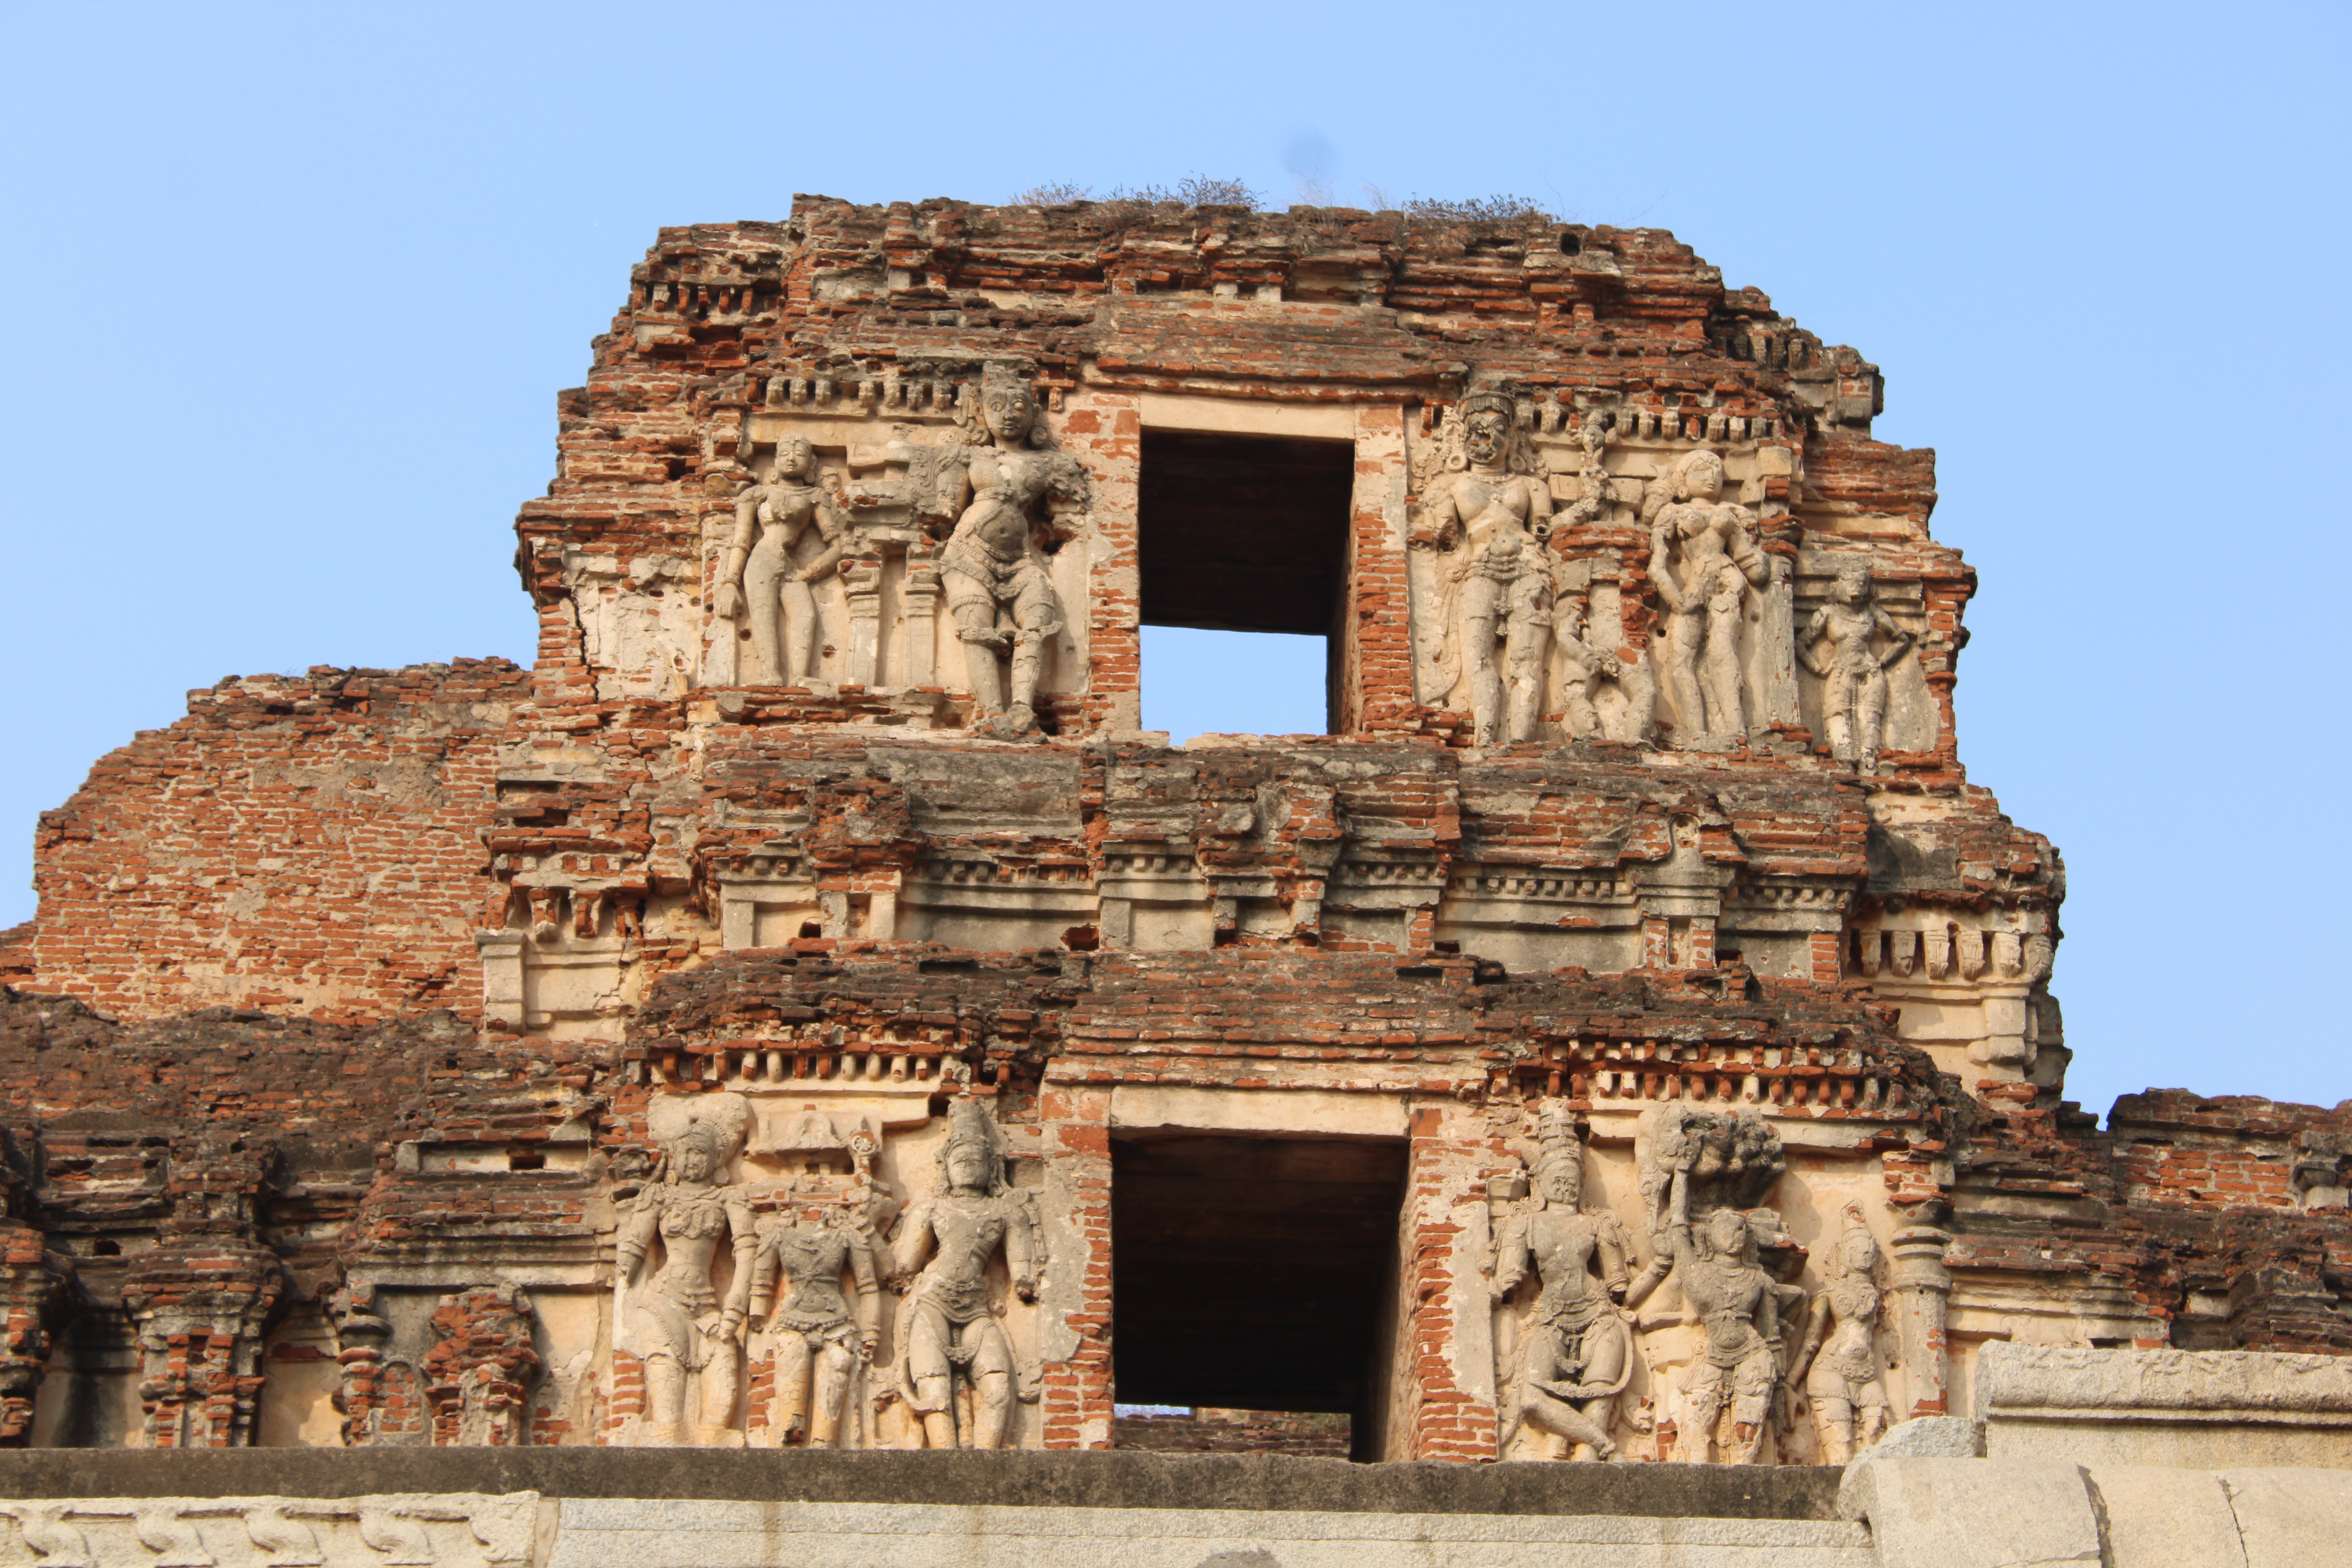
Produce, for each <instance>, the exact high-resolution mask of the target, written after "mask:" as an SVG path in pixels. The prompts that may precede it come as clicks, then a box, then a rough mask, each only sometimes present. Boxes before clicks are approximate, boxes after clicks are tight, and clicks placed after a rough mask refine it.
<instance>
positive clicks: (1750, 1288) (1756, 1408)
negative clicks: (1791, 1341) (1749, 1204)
mask: <svg viewBox="0 0 2352 1568" xmlns="http://www.w3.org/2000/svg"><path fill="white" fill-rule="evenodd" d="M1697 1162H1698V1155H1697V1152H1696V1150H1693V1151H1688V1152H1685V1153H1684V1154H1683V1156H1682V1158H1681V1160H1680V1161H1679V1162H1678V1163H1677V1167H1676V1169H1675V1178H1674V1196H1673V1199H1672V1208H1671V1214H1670V1218H1669V1220H1668V1223H1667V1229H1666V1235H1667V1238H1668V1240H1669V1242H1670V1244H1671V1245H1672V1247H1673V1249H1674V1258H1675V1279H1678V1280H1679V1281H1680V1282H1681V1284H1682V1291H1683V1300H1685V1302H1687V1303H1688V1304H1689V1305H1690V1308H1691V1310H1693V1311H1695V1312H1696V1313H1697V1314H1698V1315H1699V1319H1700V1321H1702V1322H1703V1323H1704V1324H1705V1325H1706V1343H1705V1345H1704V1347H1703V1348H1702V1349H1701V1351H1700V1352H1699V1357H1698V1360H1697V1361H1696V1362H1695V1363H1692V1365H1691V1368H1690V1371H1689V1372H1688V1373H1686V1374H1685V1382H1684V1384H1683V1409H1682V1415H1681V1426H1680V1427H1679V1429H1678V1431H1677V1433H1676V1439H1675V1458H1679V1459H1682V1460H1684V1461H1685V1462H1688V1463H1694V1464H1705V1463H1706V1462H1707V1461H1708V1459H1709V1458H1710V1455H1711V1452H1712V1450H1713V1447H1714V1445H1715V1440H1716V1432H1717V1427H1718V1426H1720V1425H1721V1423H1722V1418H1723V1414H1724V1412H1725V1410H1726V1408H1728V1409H1729V1411H1730V1413H1731V1422H1732V1428H1731V1429H1732V1442H1731V1444H1730V1445H1729V1446H1728V1447H1727V1448H1726V1450H1725V1451H1724V1452H1723V1454H1722V1455H1721V1458H1722V1460H1723V1462H1724V1463H1726V1464H1733V1465H1747V1464H1753V1463H1754V1462H1755V1459H1756V1455H1757V1452H1758V1451H1759V1449H1760V1448H1761V1447H1763V1443H1764V1423H1765V1417H1766V1415H1768V1414H1769V1412H1770V1409H1771V1403H1772V1394H1773V1392H1774V1390H1775V1389H1777V1388H1778V1387H1779V1386H1780V1366H1779V1351H1778V1348H1777V1347H1778V1344H1779V1342H1780V1301H1779V1298H1778V1295H1777V1293H1776V1292H1775V1290H1774V1289H1773V1280H1772V1277H1771V1276H1770V1275H1769V1274H1767V1273H1766V1272H1765V1271H1764V1270H1763V1269H1762V1268H1758V1267H1757V1265H1756V1263H1755V1260H1754V1248H1755V1237H1754V1236H1753V1235H1752V1234H1751V1232H1750V1231H1749V1229H1748V1219H1747V1216H1746V1215H1742V1214H1741V1213H1740V1212H1739V1211H1738V1210H1737V1209H1730V1208H1722V1209H1717V1210H1716V1211H1715V1213H1713V1214H1712V1215H1708V1216H1707V1219H1706V1225H1705V1226H1704V1227H1700V1228H1697V1229H1696V1230H1695V1228H1694V1227H1693V1226H1692V1225H1691V1219H1690V1186H1691V1171H1692V1168H1693V1167H1694V1166H1695V1165H1696V1163H1697Z"/></svg>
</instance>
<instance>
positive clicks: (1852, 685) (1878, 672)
mask: <svg viewBox="0 0 2352 1568" xmlns="http://www.w3.org/2000/svg"><path fill="white" fill-rule="evenodd" d="M1878 637H1885V639H1886V647H1885V649H1884V650H1883V651H1882V650H1881V649H1879V648H1878V647H1875V646H1874V644H1875V641H1876V639H1877V638H1878ZM1824 641H1826V642H1827V643H1828V644H1829V648H1828V650H1827V652H1822V651H1820V648H1819V645H1820V644H1821V643H1822V642H1824ZM1910 647H1911V634H1910V633H1909V632H1906V631H1905V630H1904V629H1903V628H1902V627H1901V626H1897V625H1896V624H1895V617H1894V616H1890V615H1888V614H1887V613H1886V612H1885V610H1883V609H1881V608H1880V607H1879V605H1878V601H1877V598H1876V596H1875V595H1874V593H1873V591H1872V587H1871V580H1870V563H1868V562H1865V561H1851V562H1848V563H1845V564H1843V565H1842V566H1840V567H1839V568H1838V574H1837V580H1836V585H1835V586H1834V587H1832V589H1831V590H1830V602H1829V603H1828V604H1826V605H1822V607H1821V608H1820V609H1818V610H1815V611H1814V612H1813V618H1812V619H1811V621H1809V622H1807V623H1806V626H1805V635H1804V636H1803V637H1801V638H1800V639H1798V645H1797V653H1798V657H1799V658H1802V659H1803V660H1804V661H1805V668H1807V669H1810V670H1811V671H1812V672H1813V673H1814V674H1815V675H1818V676H1820V677H1821V678H1822V728H1823V729H1825V730H1827V731H1829V742H1830V753H1831V754H1832V756H1834V757H1836V758H1837V759H1838V760H1839V761H1840V762H1843V763H1853V764H1854V767H1855V769H1856V771H1858V772H1861V773H1876V772H1877V771H1878V750H1879V746H1880V743H1881V742H1883V741H1884V739H1885V733H1886V672H1887V670H1889V669H1890V668H1893V667H1894V665H1895V661H1896V660H1897V659H1899V658H1902V657H1903V656H1904V654H1905V653H1906V652H1908V651H1909V650H1910Z"/></svg>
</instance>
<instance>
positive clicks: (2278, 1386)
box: [1977, 1343, 2352, 1469]
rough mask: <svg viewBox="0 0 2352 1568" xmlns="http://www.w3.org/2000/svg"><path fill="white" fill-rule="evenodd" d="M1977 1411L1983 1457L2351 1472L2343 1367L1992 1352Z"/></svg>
mask: <svg viewBox="0 0 2352 1568" xmlns="http://www.w3.org/2000/svg"><path fill="white" fill-rule="evenodd" d="M1977 1404H1978V1407H1979V1409H1981V1410H1982V1411H1983V1412H1984V1414H1985V1447H1986V1452H1987V1453H1989V1454H1990V1455H1991V1456H1992V1457H1993V1458H2014V1459H2047V1460H2051V1461H2053V1462H2064V1463H2081V1462H2091V1463H2098V1462H2105V1463H2108V1464H2114V1465H2158V1466H2177V1467H2181V1468H2189V1469H2218V1468H2223V1467H2225V1466H2229V1465H2233V1464H2256V1465H2287V1466H2304V1467H2317V1468H2339V1467H2340V1468H2352V1358H2347V1357H2342V1356H2324V1355H2290V1354H2284V1353H2281V1352H2264V1351H2174V1350H2158V1351H2121V1350H2075V1349H2071V1348H2064V1347H2058V1346H2048V1345H2018V1344H2007V1343H1992V1344H1988V1345H1986V1346H1985V1347H1984V1350H1983V1352H1981V1353H1980V1354H1979V1357H1978V1361H1977Z"/></svg>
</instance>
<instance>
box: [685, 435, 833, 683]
mask: <svg viewBox="0 0 2352 1568" xmlns="http://www.w3.org/2000/svg"><path fill="white" fill-rule="evenodd" d="M814 461H815V455H814V448H813V447H810V445H809V444H808V443H807V442H806V441H803V440H802V439H801V438H800V437H796V436H788V437H785V438H784V439H783V440H782V441H781V442H779V443H778V444H777V447H776V460H775V463H774V465H773V466H772V467H771V468H769V470H768V477H767V479H766V480H765V482H763V483H761V484H755V485H748V486H746V487H745V488H744V489H743V490H742V492H741V493H740V494H739V495H738V496H736V498H735V537H734V539H733V540H732V541H731V542H730V543H729V545H728V547H727V562H726V564H725V565H724V566H723V567H721V568H720V570H719V594H718V597H717V599H716V600H715V602H714V603H713V605H712V606H711V607H712V609H713V610H714V611H715V612H716V613H717V614H718V616H719V619H720V620H722V621H731V620H733V619H734V618H735V617H736V616H738V615H740V614H743V613H745V612H747V611H748V612H749V616H750V619H751V646H752V647H756V648H757V649H759V651H760V657H761V659H763V660H765V661H766V668H767V672H768V679H771V680H772V681H776V682H778V683H780V684H782V685H785V686H797V685H799V684H801V683H802V682H803V681H804V680H806V679H809V678H810V677H811V676H813V675H814V674H815V673H816V668H817V662H816V660H817V647H818V646H819V642H820V637H819V634H820V632H821V631H822V629H823V628H822V626H821V624H820V622H819V620H818V617H817V608H816V595H815V593H814V591H813V590H812V587H811V585H812V584H815V583H818V582H821V581H823V580H824V578H826V577H829V576H831V575H832V574H833V570H834V567H835V565H836V564H837V563H839V562H840V560H841V551H842V543H843V531H842V526H841V520H840V518H839V517H838V516H837V515H835V511H834V507H833V500H832V498H831V497H830V496H827V495H826V494H825V493H824V490H823V489H821V488H819V487H818V486H816V485H814V484H812V483H810V482H809V479H810V470H811V469H812V468H813V467H814ZM811 532H814V533H815V535H816V536H817V539H818V541H819V548H818V550H817V552H816V553H815V554H814V555H812V556H810V557H809V558H808V560H807V561H806V562H804V563H803V562H802V561H800V560H798V559H797V558H796V557H795V555H794V553H793V552H794V551H795V550H797V549H798V548H799V545H800V542H801V541H802V540H803V538H805V537H806V536H807V535H808V534H810V533H811ZM755 539H756V541H757V542H756V543H755V542H754V540H755ZM739 583H740V587H739V586H738V584H739Z"/></svg>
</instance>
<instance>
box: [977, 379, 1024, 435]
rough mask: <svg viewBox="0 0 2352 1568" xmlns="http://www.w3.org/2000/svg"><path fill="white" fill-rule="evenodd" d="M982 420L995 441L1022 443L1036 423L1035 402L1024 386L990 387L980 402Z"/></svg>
mask: <svg viewBox="0 0 2352 1568" xmlns="http://www.w3.org/2000/svg"><path fill="white" fill-rule="evenodd" d="M981 417H982V419H984V420H986V421H987V423H988V433H989V434H990V435H992V436H993V437H996V438H997V439H998V440H1000V441H1005V442H1012V441H1020V440H1024V439H1026V438H1027V437H1028V435H1029V427H1030V426H1032V425H1034V424H1035V423H1036V422H1037V400H1036V399H1035V398H1034V397H1033V396H1031V395H1029V389H1028V388H1027V387H1025V386H998V387H992V388H990V389H989V391H988V393H987V395H985V396H984V397H983V398H982V400H981Z"/></svg>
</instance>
